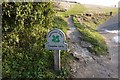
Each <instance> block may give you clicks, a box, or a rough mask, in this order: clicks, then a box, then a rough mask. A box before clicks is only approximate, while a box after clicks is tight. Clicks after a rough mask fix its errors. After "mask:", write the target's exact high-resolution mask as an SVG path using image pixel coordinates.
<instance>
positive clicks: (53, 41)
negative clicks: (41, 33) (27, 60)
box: [45, 29, 68, 50]
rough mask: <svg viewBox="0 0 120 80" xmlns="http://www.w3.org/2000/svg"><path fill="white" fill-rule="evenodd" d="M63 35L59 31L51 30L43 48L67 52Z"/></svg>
mask: <svg viewBox="0 0 120 80" xmlns="http://www.w3.org/2000/svg"><path fill="white" fill-rule="evenodd" d="M65 39H66V38H65V34H64V32H63V31H62V30H60V29H53V30H51V31H50V32H49V33H48V34H47V42H46V44H45V47H46V48H47V49H49V50H67V47H68V44H67V43H65Z"/></svg>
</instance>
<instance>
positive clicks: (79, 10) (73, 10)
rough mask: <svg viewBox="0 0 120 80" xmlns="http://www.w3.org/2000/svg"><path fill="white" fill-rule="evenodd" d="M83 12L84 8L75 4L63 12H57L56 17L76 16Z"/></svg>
mask: <svg viewBox="0 0 120 80" xmlns="http://www.w3.org/2000/svg"><path fill="white" fill-rule="evenodd" d="M85 10H86V8H85V7H84V6H83V5H81V4H78V3H77V4H73V6H71V7H70V8H69V9H68V10H67V11H65V12H58V15H61V16H69V15H76V14H80V13H83V12H84V11H85Z"/></svg>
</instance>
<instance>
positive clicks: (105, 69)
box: [67, 17, 118, 78]
mask: <svg viewBox="0 0 120 80" xmlns="http://www.w3.org/2000/svg"><path fill="white" fill-rule="evenodd" d="M112 19H114V17H113V18H111V19H110V20H108V22H107V23H105V24H103V25H101V26H100V27H101V28H99V29H103V26H105V25H107V24H109V23H111V21H112ZM109 21H110V22H109ZM67 22H68V27H69V30H68V32H67V37H68V38H69V39H70V40H69V48H70V51H71V52H72V53H73V55H77V56H81V58H82V60H79V61H77V63H74V64H73V63H71V67H72V68H73V71H72V74H73V75H74V77H75V78H118V48H117V47H118V44H117V43H115V42H114V41H112V38H113V37H114V36H116V35H117V34H116V33H106V34H102V35H103V36H104V37H105V38H106V43H107V45H108V49H109V55H107V56H104V57H103V56H100V57H98V56H95V55H92V54H90V53H89V52H88V50H87V49H86V48H82V47H81V45H80V44H79V43H80V41H81V40H80V36H81V34H80V33H79V32H78V31H77V29H76V27H75V26H74V24H73V22H72V17H69V18H68V19H67ZM111 25H112V24H111ZM111 25H110V26H111ZM99 29H98V30H99ZM79 58H80V57H79Z"/></svg>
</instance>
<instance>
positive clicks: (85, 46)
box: [81, 41, 92, 48]
mask: <svg viewBox="0 0 120 80" xmlns="http://www.w3.org/2000/svg"><path fill="white" fill-rule="evenodd" d="M81 46H82V47H83V48H91V47H92V44H90V43H88V42H85V41H81Z"/></svg>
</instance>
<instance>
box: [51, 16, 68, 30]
mask: <svg viewBox="0 0 120 80" xmlns="http://www.w3.org/2000/svg"><path fill="white" fill-rule="evenodd" d="M53 28H58V29H61V30H63V31H64V32H66V31H67V22H66V21H65V19H64V17H60V16H56V17H54V20H53Z"/></svg>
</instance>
